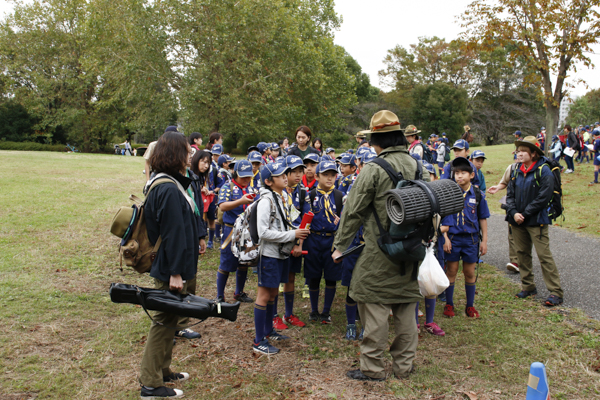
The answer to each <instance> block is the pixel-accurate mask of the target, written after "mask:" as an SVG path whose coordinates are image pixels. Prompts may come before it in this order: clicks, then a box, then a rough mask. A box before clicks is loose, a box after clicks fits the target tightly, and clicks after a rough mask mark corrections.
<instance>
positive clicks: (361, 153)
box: [356, 147, 371, 159]
mask: <svg viewBox="0 0 600 400" xmlns="http://www.w3.org/2000/svg"><path fill="white" fill-rule="evenodd" d="M370 151H371V149H369V148H367V147H359V148H358V150H356V158H358V159H361V158H362V157H363V156H364V155H365V154H367V153H369V152H370Z"/></svg>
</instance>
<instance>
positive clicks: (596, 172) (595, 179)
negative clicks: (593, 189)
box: [594, 171, 599, 183]
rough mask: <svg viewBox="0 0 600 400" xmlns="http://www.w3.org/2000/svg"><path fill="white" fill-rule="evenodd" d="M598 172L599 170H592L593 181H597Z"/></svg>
mask: <svg viewBox="0 0 600 400" xmlns="http://www.w3.org/2000/svg"><path fill="white" fill-rule="evenodd" d="M598 172H599V171H594V182H596V183H597V182H598Z"/></svg>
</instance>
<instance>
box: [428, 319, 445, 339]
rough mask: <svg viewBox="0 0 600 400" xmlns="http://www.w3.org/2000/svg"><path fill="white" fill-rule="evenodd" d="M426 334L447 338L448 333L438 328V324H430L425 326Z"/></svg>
mask: <svg viewBox="0 0 600 400" xmlns="http://www.w3.org/2000/svg"><path fill="white" fill-rule="evenodd" d="M425 332H427V333H431V334H432V335H435V336H445V335H446V332H444V331H443V330H442V328H440V327H439V326H438V324H436V323H435V322H432V323H430V324H425Z"/></svg>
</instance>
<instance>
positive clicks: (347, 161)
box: [337, 154, 358, 194]
mask: <svg viewBox="0 0 600 400" xmlns="http://www.w3.org/2000/svg"><path fill="white" fill-rule="evenodd" d="M357 168H358V166H357V165H356V156H354V155H353V154H344V156H342V158H341V159H340V172H341V173H342V177H341V178H340V179H339V180H338V187H337V189H338V190H340V191H341V192H342V193H344V194H348V189H349V187H350V185H351V184H352V182H354V180H355V179H356V176H357V174H356V170H357Z"/></svg>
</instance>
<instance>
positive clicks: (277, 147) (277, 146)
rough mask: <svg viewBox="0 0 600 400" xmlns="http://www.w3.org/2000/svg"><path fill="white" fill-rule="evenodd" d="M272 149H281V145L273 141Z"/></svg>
mask: <svg viewBox="0 0 600 400" xmlns="http://www.w3.org/2000/svg"><path fill="white" fill-rule="evenodd" d="M271 149H273V150H279V145H278V144H277V143H275V142H273V143H271Z"/></svg>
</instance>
